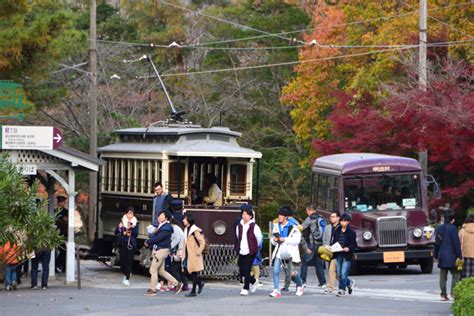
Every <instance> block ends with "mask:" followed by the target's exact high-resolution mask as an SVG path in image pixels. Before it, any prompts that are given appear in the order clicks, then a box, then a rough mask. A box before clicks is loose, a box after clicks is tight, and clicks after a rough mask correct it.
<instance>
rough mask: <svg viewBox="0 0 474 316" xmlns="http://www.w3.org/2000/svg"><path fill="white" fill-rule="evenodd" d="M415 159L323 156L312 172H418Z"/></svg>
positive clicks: (316, 162)
mask: <svg viewBox="0 0 474 316" xmlns="http://www.w3.org/2000/svg"><path fill="white" fill-rule="evenodd" d="M420 170H421V166H420V164H419V163H418V161H416V160H415V159H412V158H406V157H400V156H390V155H382V154H372V153H350V154H337V155H329V156H323V157H320V158H318V159H316V160H315V162H314V164H313V171H315V172H323V173H329V174H333V175H346V174H347V175H350V174H365V173H389V172H404V171H420Z"/></svg>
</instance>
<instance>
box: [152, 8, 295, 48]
mask: <svg viewBox="0 0 474 316" xmlns="http://www.w3.org/2000/svg"><path fill="white" fill-rule="evenodd" d="M160 4H164V5H167V6H171V7H173V8H175V9H179V10H184V11H187V12H191V13H194V14H198V15H200V16H204V17H207V18H210V19H213V20H216V21H219V22H222V23H226V24H231V25H234V26H236V27H238V28H243V29H248V30H252V31H255V32H258V33H261V34H265V35H268V36H274V37H278V38H281V39H284V40H289V41H296V42H299V43H301V44H304V42H303V41H301V40H298V39H294V38H288V37H285V36H282V35H278V34H273V33H270V32H267V31H263V30H260V29H256V28H254V27H251V26H248V25H243V24H240V23H237V22H234V21H229V20H226V19H223V18H219V17H216V16H213V15H209V14H205V13H203V12H199V11H195V10H191V9H189V8H186V7H183V6H180V5H177V4H174V3H169V2H166V1H164V0H161V1H160Z"/></svg>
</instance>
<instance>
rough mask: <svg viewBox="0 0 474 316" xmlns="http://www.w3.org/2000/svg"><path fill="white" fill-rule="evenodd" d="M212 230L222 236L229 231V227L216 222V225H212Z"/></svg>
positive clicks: (221, 222)
mask: <svg viewBox="0 0 474 316" xmlns="http://www.w3.org/2000/svg"><path fill="white" fill-rule="evenodd" d="M212 229H213V230H214V233H215V234H216V235H218V236H222V235H224V234H225V232H226V231H227V226H226V225H225V223H224V222H223V221H215V222H214V224H212Z"/></svg>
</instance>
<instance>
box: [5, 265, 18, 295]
mask: <svg viewBox="0 0 474 316" xmlns="http://www.w3.org/2000/svg"><path fill="white" fill-rule="evenodd" d="M5 287H6V290H7V291H10V290H16V287H17V283H16V264H7V265H6V266H5Z"/></svg>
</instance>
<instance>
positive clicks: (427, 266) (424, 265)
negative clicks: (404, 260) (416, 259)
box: [420, 258, 433, 274]
mask: <svg viewBox="0 0 474 316" xmlns="http://www.w3.org/2000/svg"><path fill="white" fill-rule="evenodd" d="M420 268H421V273H423V274H431V272H433V258H425V259H422V260H421V262H420Z"/></svg>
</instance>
